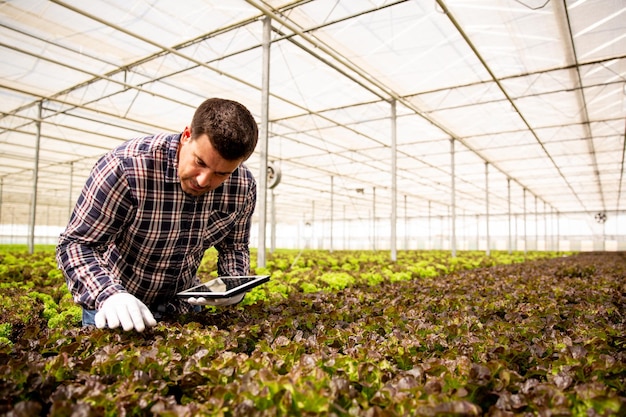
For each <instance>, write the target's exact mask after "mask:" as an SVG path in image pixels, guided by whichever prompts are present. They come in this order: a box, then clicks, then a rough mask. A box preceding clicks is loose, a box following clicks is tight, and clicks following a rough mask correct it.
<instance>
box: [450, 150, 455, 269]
mask: <svg viewBox="0 0 626 417" xmlns="http://www.w3.org/2000/svg"><path fill="white" fill-rule="evenodd" d="M450 171H451V172H450V183H451V184H450V188H451V191H452V192H451V193H450V208H451V211H452V212H451V213H450V219H451V225H452V230H451V234H450V246H451V248H452V257H453V258H455V257H456V178H455V162H454V138H452V139H450Z"/></svg>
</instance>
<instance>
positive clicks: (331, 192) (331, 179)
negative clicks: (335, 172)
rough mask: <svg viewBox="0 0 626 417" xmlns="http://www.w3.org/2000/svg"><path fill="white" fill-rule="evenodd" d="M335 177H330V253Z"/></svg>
mask: <svg viewBox="0 0 626 417" xmlns="http://www.w3.org/2000/svg"><path fill="white" fill-rule="evenodd" d="M334 213H335V177H334V176H332V175H331V176H330V253H332V252H333V226H334V224H335V216H334Z"/></svg>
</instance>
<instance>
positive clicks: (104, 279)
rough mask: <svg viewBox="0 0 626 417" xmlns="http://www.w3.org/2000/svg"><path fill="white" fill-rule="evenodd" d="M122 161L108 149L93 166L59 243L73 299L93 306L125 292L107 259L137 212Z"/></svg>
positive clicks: (59, 251)
mask: <svg viewBox="0 0 626 417" xmlns="http://www.w3.org/2000/svg"><path fill="white" fill-rule="evenodd" d="M132 200H133V198H132V195H131V190H130V188H129V187H128V184H127V182H126V179H125V175H124V171H123V169H122V166H121V164H120V161H119V160H118V159H117V158H116V157H115V156H114V154H112V153H109V154H107V155H105V156H103V157H102V158H101V159H100V160H99V161H98V162H97V163H96V165H95V167H94V168H93V170H92V172H91V175H90V177H89V179H88V180H87V182H86V184H85V187H84V188H83V190H82V192H81V195H80V197H79V199H78V202H77V204H76V207H75V208H74V211H73V213H72V216H71V218H70V221H69V223H68V226H67V228H66V229H65V231H64V232H63V233H62V234H61V236H60V239H59V244H58V245H57V262H58V264H59V267H60V269H61V270H62V271H63V273H64V275H65V279H66V281H67V284H68V288H69V289H70V292H71V293H72V295H73V297H74V300H75V301H76V302H77V303H78V304H80V305H82V306H84V307H86V308H89V309H94V308H95V309H98V308H100V304H101V303H102V302H103V301H104V300H105V299H106V298H108V296H110V295H112V294H113V293H116V292H121V291H125V289H124V287H123V286H122V285H121V283H120V280H119V278H116V277H115V276H113V274H112V272H111V270H110V268H109V266H107V263H106V262H105V261H104V260H103V253H104V252H105V251H107V250H115V249H111V248H114V245H110V243H111V242H112V241H113V240H114V239H115V236H116V235H117V234H118V233H119V232H120V230H122V229H123V227H124V225H125V224H126V223H127V222H128V220H129V219H130V218H132V217H133V215H134V209H133V204H132Z"/></svg>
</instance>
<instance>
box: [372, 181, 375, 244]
mask: <svg viewBox="0 0 626 417" xmlns="http://www.w3.org/2000/svg"><path fill="white" fill-rule="evenodd" d="M372 249H373V250H376V187H372Z"/></svg>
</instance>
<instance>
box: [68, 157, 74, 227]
mask: <svg viewBox="0 0 626 417" xmlns="http://www.w3.org/2000/svg"><path fill="white" fill-rule="evenodd" d="M72 188H74V162H70V189H69V192H68V193H67V194H68V197H67V218H68V219H69V218H70V217H72V209H73V207H72V203H73V200H72Z"/></svg>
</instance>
